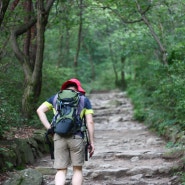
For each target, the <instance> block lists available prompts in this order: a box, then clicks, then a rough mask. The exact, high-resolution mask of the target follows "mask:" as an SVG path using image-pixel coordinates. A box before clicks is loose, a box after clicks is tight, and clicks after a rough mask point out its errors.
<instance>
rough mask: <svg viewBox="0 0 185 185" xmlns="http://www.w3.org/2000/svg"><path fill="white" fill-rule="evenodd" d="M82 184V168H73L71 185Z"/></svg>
mask: <svg viewBox="0 0 185 185" xmlns="http://www.w3.org/2000/svg"><path fill="white" fill-rule="evenodd" d="M82 182H83V174H82V166H73V178H72V185H82Z"/></svg>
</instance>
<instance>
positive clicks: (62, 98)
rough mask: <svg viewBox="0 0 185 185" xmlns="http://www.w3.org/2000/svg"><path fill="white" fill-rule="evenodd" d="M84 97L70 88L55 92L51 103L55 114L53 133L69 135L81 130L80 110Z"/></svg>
mask: <svg viewBox="0 0 185 185" xmlns="http://www.w3.org/2000/svg"><path fill="white" fill-rule="evenodd" d="M84 99H85V96H83V95H82V94H81V93H79V92H76V91H73V90H70V89H67V90H62V91H60V92H59V93H57V94H56V96H55V98H54V103H53V104H54V107H55V109H56V114H55V115H54V117H53V121H52V127H53V130H54V133H57V134H59V135H61V136H70V135H73V134H75V133H77V132H78V131H79V132H80V131H81V127H82V118H80V112H81V111H82V109H83V107H84Z"/></svg>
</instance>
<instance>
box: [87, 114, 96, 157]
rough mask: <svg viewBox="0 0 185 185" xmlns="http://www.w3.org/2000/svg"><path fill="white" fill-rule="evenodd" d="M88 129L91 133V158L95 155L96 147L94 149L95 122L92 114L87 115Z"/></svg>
mask: <svg viewBox="0 0 185 185" xmlns="http://www.w3.org/2000/svg"><path fill="white" fill-rule="evenodd" d="M86 122H87V129H88V133H89V139H90V144H91V150H90V156H92V155H93V153H94V150H95V147H94V122H93V116H92V114H87V115H86Z"/></svg>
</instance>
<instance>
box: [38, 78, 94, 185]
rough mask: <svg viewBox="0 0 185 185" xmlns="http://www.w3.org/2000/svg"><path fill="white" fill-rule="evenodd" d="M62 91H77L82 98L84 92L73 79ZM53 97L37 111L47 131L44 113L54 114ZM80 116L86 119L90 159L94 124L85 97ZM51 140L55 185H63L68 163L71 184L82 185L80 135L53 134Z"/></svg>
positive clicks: (82, 159) (64, 85)
mask: <svg viewBox="0 0 185 185" xmlns="http://www.w3.org/2000/svg"><path fill="white" fill-rule="evenodd" d="M64 90H73V91H77V92H79V93H80V94H81V95H82V96H85V90H84V89H83V88H82V87H81V83H80V81H79V80H77V79H75V78H73V79H70V80H68V81H66V82H65V83H63V84H62V86H61V91H64ZM54 97H56V95H54V96H52V97H50V98H49V99H48V100H46V101H45V102H44V103H42V104H41V105H40V106H39V107H38V109H37V114H38V116H39V119H40V121H41V122H42V124H43V125H44V126H45V128H46V129H47V130H50V129H51V124H50V122H49V121H48V119H47V116H46V112H47V111H49V110H53V111H54V112H55V113H56V110H55V108H54V107H55V105H54V104H55V103H54V101H55V100H54V99H55V98H54ZM81 114H84V116H85V119H86V124H87V130H88V135H89V141H90V146H89V151H88V152H89V156H90V157H91V156H92V155H93V153H94V150H95V148H94V122H93V110H92V107H91V103H90V101H89V99H88V98H87V97H86V96H85V98H84V107H83V109H82V111H81ZM81 114H80V115H81ZM53 140H54V158H55V160H54V168H55V169H57V173H56V175H55V185H64V184H65V179H66V174H67V168H68V166H69V165H70V163H71V165H72V166H73V177H72V184H73V185H81V184H82V183H83V174H82V166H83V164H84V141H83V137H82V134H81V133H79V132H77V133H75V134H74V135H70V136H67V137H65V136H64V137H63V136H61V135H59V134H56V133H54V136H53Z"/></svg>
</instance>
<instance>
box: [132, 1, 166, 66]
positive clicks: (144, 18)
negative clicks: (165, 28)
mask: <svg viewBox="0 0 185 185" xmlns="http://www.w3.org/2000/svg"><path fill="white" fill-rule="evenodd" d="M135 2H136V5H137V9H138V12H139V13H140V15H141V18H142V20H143V22H144V23H145V24H146V26H147V27H148V28H149V30H150V32H151V34H152V36H153V37H154V39H155V41H156V42H157V44H158V46H159V48H160V52H161V54H162V61H163V63H164V64H165V65H167V64H168V62H167V57H166V49H165V47H164V46H163V44H162V42H161V41H160V39H159V37H158V36H157V34H156V33H155V30H154V29H153V27H152V26H151V24H150V22H149V21H148V18H147V17H146V15H145V14H144V12H145V11H142V10H141V7H140V5H139V3H138V1H137V0H135Z"/></svg>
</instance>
